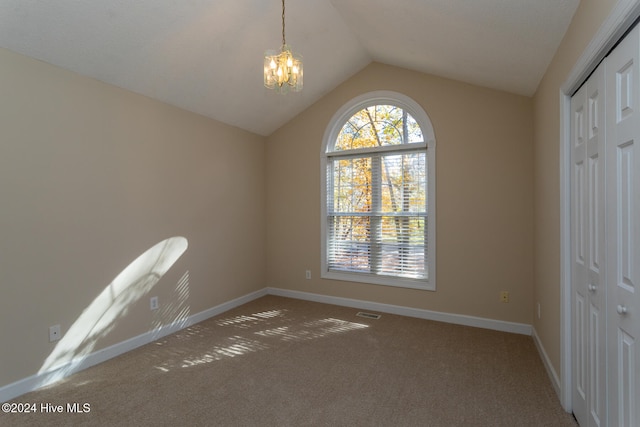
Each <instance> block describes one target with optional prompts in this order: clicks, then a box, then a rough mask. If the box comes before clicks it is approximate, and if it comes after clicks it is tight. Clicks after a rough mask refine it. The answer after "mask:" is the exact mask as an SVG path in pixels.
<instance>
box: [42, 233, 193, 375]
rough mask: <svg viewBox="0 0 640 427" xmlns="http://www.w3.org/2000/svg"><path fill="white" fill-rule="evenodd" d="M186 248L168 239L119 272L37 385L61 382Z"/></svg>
mask: <svg viewBox="0 0 640 427" xmlns="http://www.w3.org/2000/svg"><path fill="white" fill-rule="evenodd" d="M187 247H188V242H187V239H186V238H184V237H180V236H177V237H171V238H169V239H166V240H163V241H161V242H159V243H157V244H156V245H154V246H152V247H151V248H149V249H148V250H147V251H145V252H144V253H143V254H142V255H140V256H139V257H138V258H136V259H135V260H134V261H133V262H132V263H131V264H129V265H128V266H127V267H126V268H125V269H124V270H122V272H121V273H120V274H118V276H116V278H115V279H113V281H112V282H111V283H110V284H109V285H107V286H106V287H105V288H104V290H103V291H102V292H101V293H100V294H99V295H98V296H97V297H96V298H95V299H94V300H93V302H91V304H89V306H87V308H86V309H85V310H84V311H83V312H82V313H81V314H80V316H79V317H78V318H77V319H76V321H75V322H74V323H73V325H71V327H70V328H69V330H68V331H67V332H66V333H65V334H64V336H63V337H62V339H61V340H60V341H59V342H58V344H57V345H56V346H55V348H54V349H53V351H52V352H51V354H50V355H49V356H48V357H47V359H46V360H45V362H44V363H43V365H42V367H41V368H40V370H39V371H38V374H42V373H48V374H49V375H46V376H45V377H44V378H43V381H42V383H41V384H40V385H44V384H48V383H51V382H53V381H56V380H58V379H61V378H64V377H65V376H66V375H67V373H68V372H71V371H72V370H73V368H74V365H75V364H79V363H81V362H82V360H83V359H84V358H85V357H86V356H87V355H89V354H90V353H92V351H93V349H94V348H95V346H96V344H97V342H98V340H99V339H100V338H102V337H104V336H106V335H107V334H108V333H109V332H110V331H111V330H113V328H114V327H115V326H116V324H117V320H118V319H119V318H121V317H123V316H125V315H126V314H127V312H128V311H129V310H130V309H131V307H132V306H133V305H134V304H135V303H136V302H137V301H138V300H139V299H140V298H141V297H142V296H144V295H146V294H147V293H148V292H149V291H150V290H151V289H152V288H153V287H154V286H155V285H156V283H158V281H159V280H160V278H161V277H162V276H163V275H164V274H165V273H166V272H167V271H168V270H169V268H171V266H172V265H173V264H174V263H175V262H176V261H177V260H178V258H180V256H182V254H183V253H184V252H185V251H186V250H187ZM187 278H188V276H187ZM187 284H188V280H187Z"/></svg>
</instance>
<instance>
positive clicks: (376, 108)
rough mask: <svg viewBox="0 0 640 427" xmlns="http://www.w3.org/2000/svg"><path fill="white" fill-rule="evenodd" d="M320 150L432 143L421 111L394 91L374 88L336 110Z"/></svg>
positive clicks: (432, 136) (412, 102)
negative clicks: (375, 90) (372, 90)
mask: <svg viewBox="0 0 640 427" xmlns="http://www.w3.org/2000/svg"><path fill="white" fill-rule="evenodd" d="M323 142H324V143H323V153H324V154H328V153H336V152H344V151H349V150H359V149H374V150H375V149H377V148H382V147H396V148H401V147H400V146H403V145H405V146H407V147H406V148H409V146H410V147H411V148H414V147H416V146H418V147H419V146H427V145H431V144H433V143H435V139H434V135H433V126H432V125H431V121H430V120H429V117H428V116H427V114H426V113H425V112H424V110H423V109H422V108H421V107H420V106H419V105H418V104H417V103H416V102H415V101H413V100H412V99H411V98H409V97H407V96H405V95H402V94H400V93H397V92H391V91H377V92H370V93H366V94H364V95H361V96H359V97H357V98H354V99H353V100H351V101H350V102H348V103H347V104H345V105H344V106H343V107H342V108H341V109H340V110H338V111H337V112H336V114H335V115H334V117H333V118H332V120H331V124H330V125H329V127H328V128H327V131H326V133H325V138H324V141H323Z"/></svg>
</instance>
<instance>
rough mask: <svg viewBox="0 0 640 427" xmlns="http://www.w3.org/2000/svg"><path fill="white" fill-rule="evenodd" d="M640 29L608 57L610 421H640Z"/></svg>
mask: <svg viewBox="0 0 640 427" xmlns="http://www.w3.org/2000/svg"><path fill="white" fill-rule="evenodd" d="M639 34H640V33H639V30H638V28H636V29H634V30H633V31H632V32H631V33H629V35H627V37H626V38H625V39H624V40H623V41H622V42H621V43H620V44H619V45H618V47H616V49H615V50H614V51H613V52H612V53H611V55H610V56H609V58H608V59H607V62H606V68H607V71H606V73H607V77H606V79H607V92H608V99H607V140H606V158H607V161H606V169H607V171H606V180H607V184H606V197H607V198H606V215H607V228H606V233H607V261H606V262H607V287H608V290H607V291H608V296H609V302H608V303H607V305H608V316H607V319H608V323H609V332H608V341H609V342H608V344H609V345H608V348H609V355H608V356H609V361H610V362H609V363H610V371H609V395H610V400H611V402H610V408H611V409H610V411H609V413H610V417H609V419H610V425H612V426H637V425H640V395H639V394H638V393H640V371H639V370H638V367H639V366H640V351H639V350H640V349H639V348H638V340H639V339H640V295H639V293H640V289H638V286H639V284H640V277H639V276H638V275H639V274H640V271H639V269H640V222H639V220H640V153H639V152H638V144H640V115H639V113H640V110H639V108H640V87H639V86H638V84H639V83H640V81H639V80H638V79H639V77H640V75H639V73H638V71H639V66H638V59H639V57H640V42H639Z"/></svg>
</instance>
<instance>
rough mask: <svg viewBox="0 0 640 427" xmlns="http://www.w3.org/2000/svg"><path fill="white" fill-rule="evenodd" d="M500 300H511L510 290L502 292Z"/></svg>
mask: <svg viewBox="0 0 640 427" xmlns="http://www.w3.org/2000/svg"><path fill="white" fill-rule="evenodd" d="M500 302H509V292H508V291H502V292H500Z"/></svg>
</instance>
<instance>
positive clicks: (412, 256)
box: [327, 150, 428, 279]
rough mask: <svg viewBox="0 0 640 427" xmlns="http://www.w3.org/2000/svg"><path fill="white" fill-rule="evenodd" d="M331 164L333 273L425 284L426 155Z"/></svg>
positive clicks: (363, 157)
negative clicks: (377, 276)
mask: <svg viewBox="0 0 640 427" xmlns="http://www.w3.org/2000/svg"><path fill="white" fill-rule="evenodd" d="M328 160H329V161H328V162H327V177H328V178H329V179H327V186H328V188H327V195H328V198H327V229H328V230H329V233H328V245H327V246H328V253H327V264H328V268H329V270H331V271H343V272H357V273H370V274H376V275H389V276H398V277H407V278H414V279H426V278H427V275H428V272H427V269H426V266H427V262H426V261H427V256H428V254H427V239H428V236H427V220H428V218H427V178H426V177H427V170H426V150H419V151H418V150H415V151H414V150H406V151H401V152H391V153H386V152H385V153H373V154H363V155H361V156H353V155H351V156H330V157H329V158H328Z"/></svg>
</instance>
